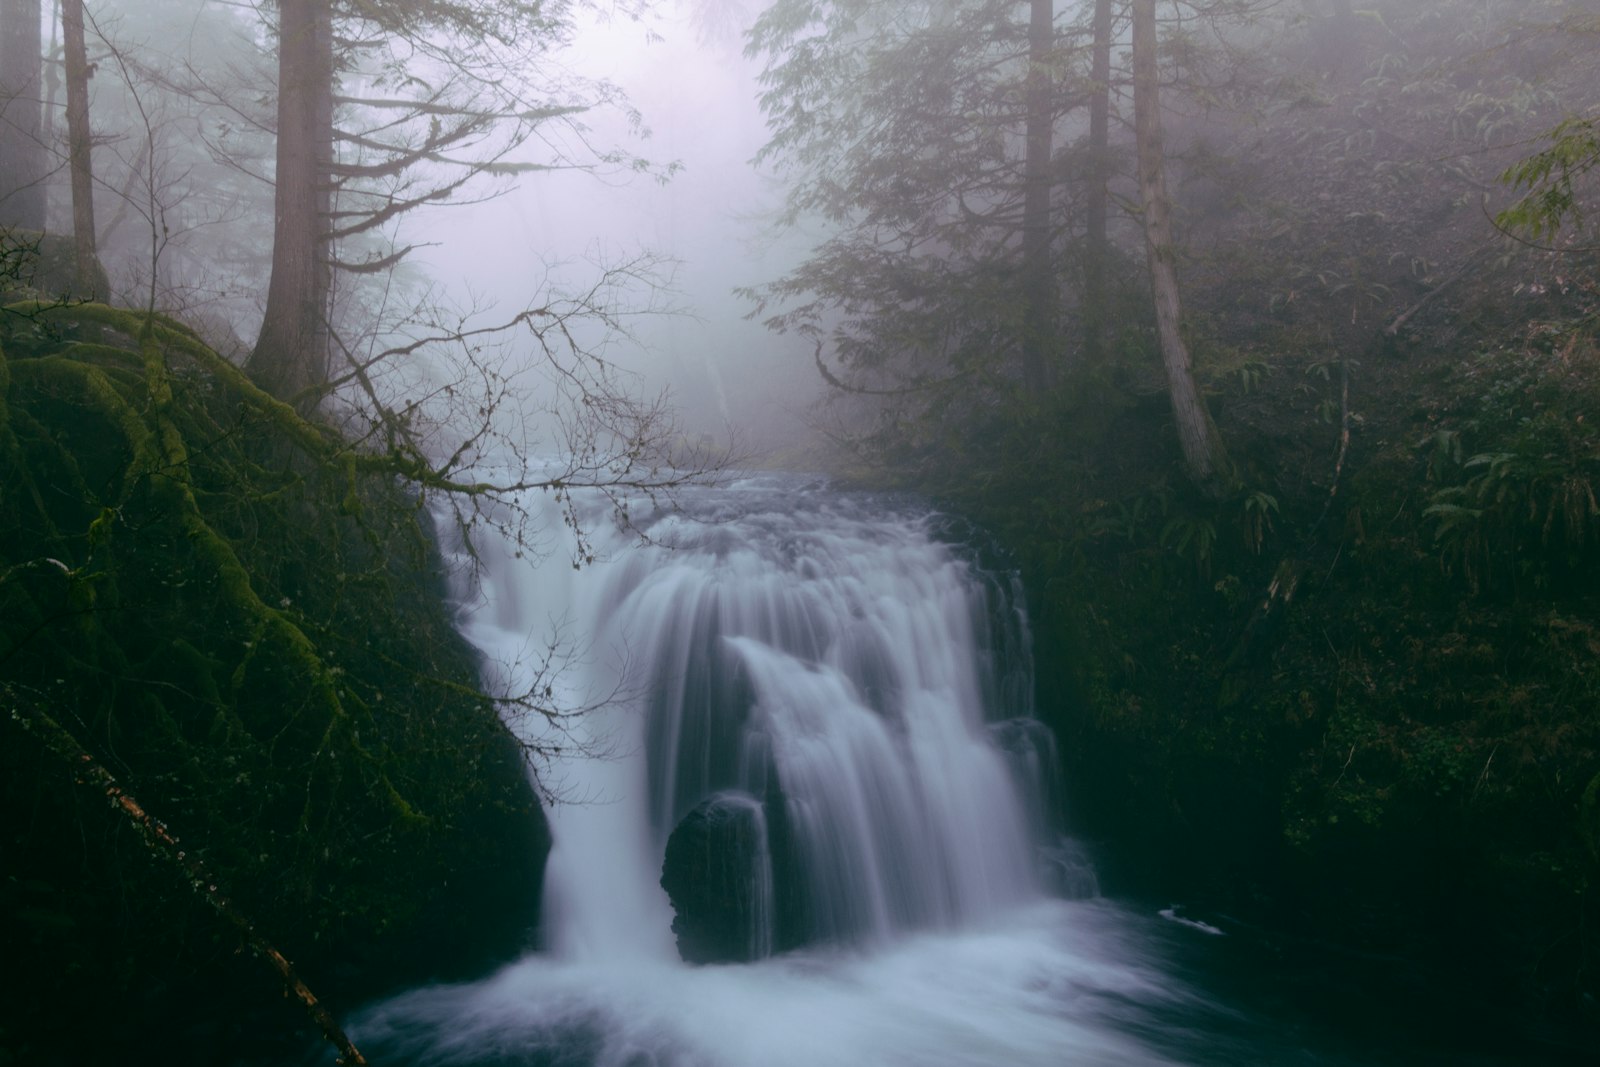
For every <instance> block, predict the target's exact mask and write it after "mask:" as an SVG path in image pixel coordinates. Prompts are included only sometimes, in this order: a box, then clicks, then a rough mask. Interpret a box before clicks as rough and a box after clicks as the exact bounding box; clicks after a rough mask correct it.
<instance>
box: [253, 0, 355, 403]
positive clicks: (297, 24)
mask: <svg viewBox="0 0 1600 1067" xmlns="http://www.w3.org/2000/svg"><path fill="white" fill-rule="evenodd" d="M333 74H334V71H333V30H332V22H331V18H330V15H329V12H328V5H327V4H326V3H322V2H318V0H279V4H278V147H277V166H276V188H275V190H274V195H273V215H274V218H273V233H272V276H271V280H270V281H269V282H268V284H267V307H266V313H265V315H264V317H263V319H262V324H261V334H260V336H259V337H258V338H257V340H256V346H255V350H254V351H253V352H251V354H250V359H249V361H248V362H247V364H246V369H247V370H249V372H250V375H251V377H253V378H254V379H255V380H256V381H257V382H258V383H259V384H260V385H261V386H262V388H264V389H266V390H267V391H268V392H271V393H272V394H274V395H275V396H278V397H280V398H282V399H285V400H295V401H296V402H297V403H298V404H299V406H300V407H301V408H302V411H305V410H308V409H309V408H312V407H315V406H316V402H317V400H318V399H319V397H318V396H317V389H318V387H319V386H322V385H324V384H326V382H327V380H328V298H329V293H330V291H331V286H330V278H331V272H332V267H331V264H330V255H329V252H330V249H329V240H328V237H327V227H328V217H327V216H328V204H329V188H330V186H331V183H332V173H331V172H332V167H333V88H334V87H333Z"/></svg>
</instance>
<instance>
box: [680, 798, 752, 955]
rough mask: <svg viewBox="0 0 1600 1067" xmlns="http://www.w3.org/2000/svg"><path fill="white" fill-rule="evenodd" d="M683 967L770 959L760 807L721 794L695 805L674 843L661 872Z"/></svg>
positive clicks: (684, 818)
mask: <svg viewBox="0 0 1600 1067" xmlns="http://www.w3.org/2000/svg"><path fill="white" fill-rule="evenodd" d="M661 888H663V889H665V890H666V891H667V897H668V899H669V900H671V902H672V908H673V912H674V913H675V917H674V918H673V921H672V932H673V934H674V935H676V936H677V939H678V954H679V955H680V956H682V957H683V959H684V961H685V962H687V963H743V962H748V961H750V960H755V959H760V958H761V957H763V956H767V955H769V954H771V952H772V915H773V908H772V860H771V851H770V848H769V844H768V840H767V821H766V815H765V813H764V811H763V808H762V804H761V802H760V801H759V800H757V799H756V798H754V797H752V796H750V795H749V794H747V793H738V792H726V793H718V794H717V795H715V796H713V797H709V798H707V799H706V800H703V801H701V802H700V803H699V804H697V805H696V806H695V807H694V808H693V809H692V810H691V811H690V812H689V814H687V815H685V816H684V817H683V818H682V819H681V820H680V821H679V822H678V825H677V826H676V827H674V828H673V831H672V836H671V837H669V838H668V839H667V852H666V858H665V861H664V862H663V863H662V868H661Z"/></svg>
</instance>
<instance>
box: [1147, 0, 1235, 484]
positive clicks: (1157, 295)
mask: <svg viewBox="0 0 1600 1067" xmlns="http://www.w3.org/2000/svg"><path fill="white" fill-rule="evenodd" d="M1156 43H1157V42H1156V13H1155V0H1133V109H1134V127H1135V131H1134V132H1135V136H1136V138H1137V140H1138V145H1139V199H1140V204H1141V206H1142V207H1143V209H1144V232H1145V248H1146V252H1147V255H1148V259H1149V264H1150V289H1151V293H1152V295H1153V297H1154V299H1155V311H1156V332H1157V334H1158V336H1159V337H1160V343H1161V363H1162V366H1163V367H1164V368H1165V370H1166V375H1167V391H1168V393H1169V395H1170V396H1171V398H1172V415H1173V419H1174V420H1175V422H1176V423H1177V428H1178V441H1179V443H1180V444H1181V445H1182V447H1183V458H1184V463H1185V464H1186V466H1187V468H1188V471H1189V477H1190V478H1191V479H1192V480H1193V481H1194V483H1195V485H1196V486H1197V487H1199V489H1200V491H1201V492H1203V493H1204V494H1205V495H1207V496H1209V497H1213V498H1220V497H1223V496H1226V495H1227V493H1228V492H1229V491H1230V490H1231V488H1232V486H1233V481H1234V476H1233V469H1232V464H1231V463H1230V462H1229V460H1228V453H1227V450H1226V448H1224V447H1223V443H1222V435H1221V434H1219V433H1218V432H1217V428H1216V425H1215V424H1214V423H1213V422H1212V421H1211V413H1210V412H1209V411H1208V410H1207V409H1206V406H1205V402H1204V401H1203V400H1202V399H1201V397H1200V390H1199V388H1198V387H1197V386H1196V384H1195V380H1194V367H1193V366H1192V365H1191V363H1190V360H1189V349H1188V346H1187V345H1186V344H1185V343H1184V340H1183V334H1182V333H1181V332H1180V331H1179V324H1180V321H1181V314H1182V313H1181V308H1180V304H1179V300H1178V273H1177V269H1176V260H1177V250H1176V247H1175V245H1174V243H1173V239H1172V203H1171V200H1170V199H1169V198H1168V196H1167V184H1166V176H1165V167H1166V158H1165V150H1164V148H1163V146H1162V138H1161V101H1160V95H1159V94H1160V79H1159V77H1158V73H1157V72H1158V64H1157V63H1156Z"/></svg>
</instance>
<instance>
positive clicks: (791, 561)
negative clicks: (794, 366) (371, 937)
mask: <svg viewBox="0 0 1600 1067" xmlns="http://www.w3.org/2000/svg"><path fill="white" fill-rule="evenodd" d="M590 519H591V520H593V523H596V524H600V525H603V524H604V521H605V519H604V516H603V514H602V515H595V516H590ZM636 521H637V520H636ZM932 522H933V520H932V519H931V518H930V517H929V516H927V515H926V514H925V513H920V512H915V511H897V510H895V509H894V508H892V507H891V506H889V505H887V504H886V503H885V502H883V501H881V500H864V499H860V498H852V497H848V496H843V495H839V494H834V493H830V492H827V491H825V490H822V489H820V488H817V487H804V486H802V485H801V484H800V483H798V482H793V481H786V480H783V479H754V480H750V481H746V482H744V483H740V484H738V485H735V486H732V487H730V488H727V489H721V490H706V491H703V492H701V493H698V494H694V495H692V496H691V497H690V498H689V499H688V500H687V501H686V502H685V507H684V509H683V510H682V511H679V512H673V513H668V514H664V515H662V516H660V517H658V518H657V519H656V520H654V521H653V522H652V523H651V524H649V526H648V529H647V530H646V532H647V533H648V535H649V537H650V540H651V541H653V542H655V544H654V545H651V546H643V547H640V546H635V547H630V546H629V542H630V541H633V542H637V541H638V540H639V538H638V536H637V534H636V533H634V532H632V531H618V532H616V534H615V535H614V538H613V541H614V543H611V544H607V545H604V546H603V548H604V552H603V554H604V556H605V557H606V561H605V562H603V563H601V564H600V565H597V566H594V567H590V568H586V569H584V570H582V571H578V572H576V573H574V572H573V571H571V570H569V569H567V568H565V567H563V566H561V565H560V562H559V561H558V560H554V561H550V562H547V563H546V564H545V565H544V566H543V567H539V568H536V567H534V566H533V565H531V564H530V563H529V562H527V561H526V560H523V559H521V558H520V556H519V554H518V552H517V551H516V550H515V549H514V547H513V546H512V545H511V543H509V542H502V541H500V540H497V539H496V537H495V536H494V533H493V531H484V532H483V536H481V537H480V538H478V539H477V540H476V541H475V544H474V551H475V555H476V559H477V567H476V568H475V573H476V574H477V575H478V579H477V582H476V584H475V585H474V586H473V587H472V588H471V589H470V590H463V601H464V604H465V607H464V611H463V622H462V626H463V632H464V633H465V634H466V635H467V636H468V638H469V639H470V640H472V641H473V642H474V643H475V644H476V645H477V646H478V647H479V648H480V649H481V650H482V651H483V652H484V654H485V657H486V660H487V661H488V663H489V668H488V669H489V670H491V671H493V672H495V673H494V675H493V677H491V678H490V679H489V681H490V683H491V684H494V685H499V686H501V687H503V688H506V689H508V690H513V691H514V690H517V689H519V688H525V687H527V686H528V685H530V684H533V682H534V677H533V675H531V674H530V673H529V672H530V669H531V668H530V666H529V665H530V664H537V663H539V662H541V657H540V656H539V655H537V654H536V653H537V651H538V650H539V649H541V648H543V647H545V646H546V645H547V643H549V641H550V640H551V638H550V636H549V635H550V633H551V632H552V630H562V631H565V632H575V633H582V634H585V635H586V638H585V640H584V641H583V642H582V644H581V648H580V649H579V650H578V652H577V653H576V655H575V660H574V662H573V663H570V664H569V665H568V669H567V670H565V671H564V672H562V673H561V675H560V676H559V682H558V683H556V682H552V681H551V680H550V679H544V678H541V679H539V684H540V685H541V686H542V685H546V684H552V685H554V684H559V686H560V687H561V688H559V689H556V690H554V691H553V696H554V697H555V698H556V699H557V700H558V701H563V700H564V701H566V702H567V704H568V705H569V706H580V705H582V704H584V703H586V702H589V701H593V700H595V699H596V698H597V697H606V696H610V697H612V698H613V699H610V700H608V701H607V702H605V704H604V706H602V707H601V708H600V709H599V710H596V711H593V712H590V713H588V714H586V715H584V716H582V717H580V718H578V719H576V720H574V721H573V722H571V723H570V724H563V725H562V727H561V728H562V730H564V731H569V732H565V733H562V734H560V735H553V734H551V733H550V731H551V730H552V729H553V728H552V727H551V726H550V725H549V724H547V723H545V722H544V720H542V719H540V720H538V728H537V730H533V727H532V725H531V724H519V728H520V729H528V730H532V731H533V732H530V733H528V734H526V735H525V736H526V739H527V740H528V741H529V742H531V743H534V744H538V745H544V746H547V745H550V744H553V743H555V742H557V741H560V742H564V743H567V744H569V745H570V746H571V747H572V748H573V749H574V750H575V751H576V752H577V753H578V755H576V756H575V757H574V758H570V759H562V760H560V761H558V762H557V763H556V764H554V765H552V766H551V767H549V768H545V769H543V770H542V771H541V773H542V775H543V780H544V784H545V785H546V786H547V787H549V788H552V789H554V790H556V791H558V792H559V793H560V794H561V795H562V796H563V797H565V798H566V800H567V801H568V802H567V803H563V804H559V805H557V806H555V807H554V809H553V810H552V812H551V816H552V833H553V838H554V845H553V848H552V852H551V856H550V861H549V866H548V873H547V882H546V890H545V901H544V908H543V916H544V920H543V921H544V930H543V935H542V940H543V944H542V947H541V950H540V952H539V953H538V954H536V955H533V956H530V957H529V958H527V959H526V960H524V961H523V962H522V963H519V964H516V965H513V966H511V967H509V968H507V969H506V970H504V971H502V972H501V973H500V974H498V975H496V976H493V977H491V978H489V979H486V980H485V981H483V982H481V983H476V984H472V985H466V986H456V987H449V988H442V989H430V990H420V991H416V992H414V993H411V994H407V995H405V996H402V997H400V998H396V999H395V1000H392V1001H389V1002H387V1003H385V1004H383V1005H380V1006H378V1007H376V1008H374V1009H372V1010H371V1011H369V1013H368V1014H367V1015H366V1016H365V1017H364V1018H363V1019H362V1020H360V1021H359V1023H358V1026H357V1030H358V1032H359V1033H361V1034H362V1036H363V1038H364V1040H365V1041H366V1042H367V1043H368V1044H370V1045H373V1046H374V1047H376V1048H379V1049H381V1050H383V1051H384V1053H385V1057H386V1059H387V1060H389V1061H391V1062H392V1061H402V1062H404V1061H410V1062H419V1063H439V1064H454V1063H462V1064H468V1063H471V1064H563V1065H565V1064H572V1065H578V1064H585V1065H587V1064H593V1065H596V1067H609V1065H618V1067H621V1065H643V1064H684V1065H688V1064H717V1065H721V1064H727V1065H730V1067H735V1065H751V1067H754V1065H757V1064H762V1065H765V1064H779V1065H782V1064H794V1065H796V1067H800V1065H805V1067H815V1065H819V1064H907V1065H910V1064H919V1065H923V1064H933V1065H939V1064H944V1065H955V1064H986V1065H987V1064H1059V1063H1062V1062H1070V1061H1072V1060H1073V1059H1074V1058H1077V1060H1078V1061H1079V1062H1085V1063H1095V1064H1111V1063H1141V1064H1144V1063H1162V1062H1166V1061H1165V1060H1163V1059H1162V1057H1161V1056H1160V1055H1158V1054H1157V1053H1156V1052H1154V1051H1152V1050H1151V1049H1149V1048H1148V1047H1146V1046H1145V1045H1143V1044H1141V1043H1140V1042H1139V1041H1137V1040H1135V1039H1133V1038H1132V1037H1130V1036H1128V1034H1127V1033H1126V1032H1125V1027H1123V1026H1122V1025H1120V1024H1119V1022H1118V1020H1119V1019H1121V1020H1125V1019H1126V1017H1127V1016H1128V1015H1129V1013H1130V1011H1132V1008H1131V1006H1132V1005H1135V1004H1139V1003H1148V1002H1154V1001H1158V1000H1162V999H1164V998H1166V997H1167V996H1168V994H1167V993H1164V992H1163V991H1162V988H1161V987H1162V983H1161V981H1160V980H1159V979H1158V977H1157V976H1156V975H1155V974H1154V972H1152V971H1151V970H1149V969H1148V967H1147V965H1146V964H1145V963H1143V962H1141V955H1140V953H1139V952H1138V951H1137V950H1135V949H1134V947H1133V946H1132V945H1131V944H1129V943H1125V941H1124V938H1123V934H1122V932H1121V927H1119V925H1118V922H1117V920H1116V916H1115V914H1114V912H1113V911H1112V910H1110V909H1109V908H1108V906H1106V905H1104V904H1102V903H1100V902H1096V901H1093V900H1082V901H1073V900H1064V899H1060V897H1059V896H1057V897H1055V898H1052V897H1050V896H1049V895H1048V894H1047V892H1046V890H1047V889H1055V890H1057V891H1059V889H1060V887H1061V886H1062V885H1064V884H1079V885H1081V884H1082V878H1079V879H1078V880H1077V881H1076V882H1073V881H1072V879H1071V878H1070V877H1069V878H1068V879H1066V880H1065V881H1064V880H1063V879H1062V878H1061V877H1060V872H1061V869H1062V868H1063V867H1068V868H1071V867H1073V866H1074V865H1073V863H1072V862H1071V861H1070V858H1069V857H1070V853H1069V852H1068V851H1067V850H1064V849H1063V848H1061V847H1060V846H1061V842H1060V841H1059V839H1057V838H1056V837H1055V834H1054V831H1053V829H1052V822H1053V819H1052V814H1051V808H1052V805H1053V798H1052V796H1051V795H1050V794H1051V792H1052V790H1053V789H1054V783H1053V764H1054V754H1053V748H1051V744H1052V743H1051V741H1050V739H1049V736H1048V732H1047V731H1044V730H1043V729H1042V727H1040V726H1039V725H1038V724H1037V723H1035V722H1033V721H1032V719H1031V717H1030V716H1029V707H1028V704H1027V700H1028V697H1027V694H1028V692H1029V690H1030V688H1031V680H1030V676H1029V671H1030V667H1029V664H1028V662H1027V648H1028V639H1027V634H1026V629H1025V627H1026V623H1025V619H1024V616H1023V615H1022V613H1021V610H1020V607H1019V606H1018V605H1017V604H1016V603H1015V602H1014V601H1013V599H1012V598H1011V597H1010V596H1009V595H1008V590H1007V589H1005V587H1004V586H1003V584H1002V583H999V582H997V581H996V580H994V579H993V578H990V577H986V576H985V575H984V574H982V573H981V572H979V571H978V570H977V569H976V568H974V567H973V566H972V565H971V564H969V563H968V562H966V561H965V560H963V559H962V558H960V556H959V555H958V554H957V553H956V552H954V551H953V550H952V549H951V548H950V547H949V546H947V545H944V544H942V543H940V542H939V541H938V540H937V539H936V538H935V537H934V536H933V535H932V533H931V529H932ZM595 536H596V537H601V536H602V535H601V534H599V533H596V534H595ZM664 860H665V861H666V863H667V870H666V872H665V873H664V872H663V861H664ZM1051 871H1054V872H1055V873H1053V874H1050V873H1047V872H1051ZM675 872H676V873H675ZM1069 873H1070V872H1069ZM663 883H666V884H667V885H668V887H669V888H671V889H673V890H674V901H673V903H675V904H677V905H678V914H677V919H676V922H675V920H674V914H673V906H672V905H671V904H669V902H668V899H667V895H666V893H665V892H664V891H663V889H662V884H663ZM680 898H682V899H680ZM674 931H676V932H677V935H678V937H677V944H675V943H674V936H673V935H674ZM696 938H698V939H699V940H698V941H696ZM680 946H681V947H682V949H683V955H684V958H688V959H723V960H746V961H754V962H742V963H729V964H725V965H720V966H718V965H712V966H701V967H690V966H687V965H685V964H684V963H682V962H680V959H679V948H680ZM774 953H776V954H774Z"/></svg>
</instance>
